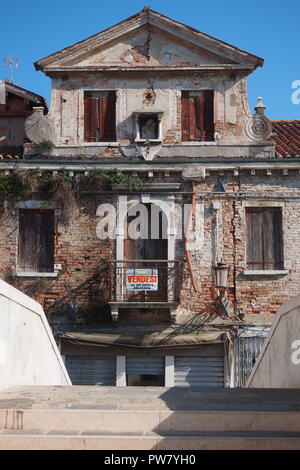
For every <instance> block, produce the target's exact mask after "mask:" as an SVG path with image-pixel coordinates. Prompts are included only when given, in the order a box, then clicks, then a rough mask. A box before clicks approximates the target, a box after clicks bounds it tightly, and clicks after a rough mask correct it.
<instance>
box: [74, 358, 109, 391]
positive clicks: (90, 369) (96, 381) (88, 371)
mask: <svg viewBox="0 0 300 470" xmlns="http://www.w3.org/2000/svg"><path fill="white" fill-rule="evenodd" d="M65 366H66V369H67V371H68V373H69V375H70V379H71V381H72V385H116V357H115V356H102V357H99V356H66V357H65Z"/></svg>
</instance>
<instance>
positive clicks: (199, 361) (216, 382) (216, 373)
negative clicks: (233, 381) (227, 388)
mask: <svg viewBox="0 0 300 470" xmlns="http://www.w3.org/2000/svg"><path fill="white" fill-rule="evenodd" d="M175 387H224V356H175Z"/></svg>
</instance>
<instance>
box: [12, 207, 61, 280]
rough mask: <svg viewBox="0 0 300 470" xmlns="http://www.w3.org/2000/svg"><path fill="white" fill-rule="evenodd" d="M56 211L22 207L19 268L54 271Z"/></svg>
mask: <svg viewBox="0 0 300 470" xmlns="http://www.w3.org/2000/svg"><path fill="white" fill-rule="evenodd" d="M53 251H54V212H53V211H52V210H37V209H32V210H31V209H20V211H19V268H20V269H21V270H22V271H26V272H53Z"/></svg>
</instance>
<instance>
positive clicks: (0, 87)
mask: <svg viewBox="0 0 300 470" xmlns="http://www.w3.org/2000/svg"><path fill="white" fill-rule="evenodd" d="M7 93H11V94H13V95H17V96H20V97H21V98H24V99H27V100H29V101H31V102H32V103H33V104H34V105H35V106H43V108H44V110H45V111H44V113H45V114H47V113H48V106H47V102H46V100H45V98H44V97H43V96H41V95H38V94H36V93H33V92H32V91H29V90H26V89H25V88H22V87H20V86H18V85H16V84H15V83H12V82H11V81H10V80H8V79H6V78H5V79H4V80H2V81H0V104H6V97H7Z"/></svg>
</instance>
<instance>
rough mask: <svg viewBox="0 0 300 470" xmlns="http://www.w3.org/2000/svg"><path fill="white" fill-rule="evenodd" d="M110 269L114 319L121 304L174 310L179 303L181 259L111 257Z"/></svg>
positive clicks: (110, 292) (122, 305)
mask: <svg viewBox="0 0 300 470" xmlns="http://www.w3.org/2000/svg"><path fill="white" fill-rule="evenodd" d="M108 269H109V277H108V278H109V299H110V301H109V303H110V305H111V308H112V317H113V319H117V317H118V309H119V308H120V307H123V308H129V307H132V308H170V309H171V310H172V308H174V307H175V306H176V305H177V304H178V303H179V292H180V275H179V271H180V262H179V261H174V260H110V261H109V262H108ZM114 317H115V318H114Z"/></svg>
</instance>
